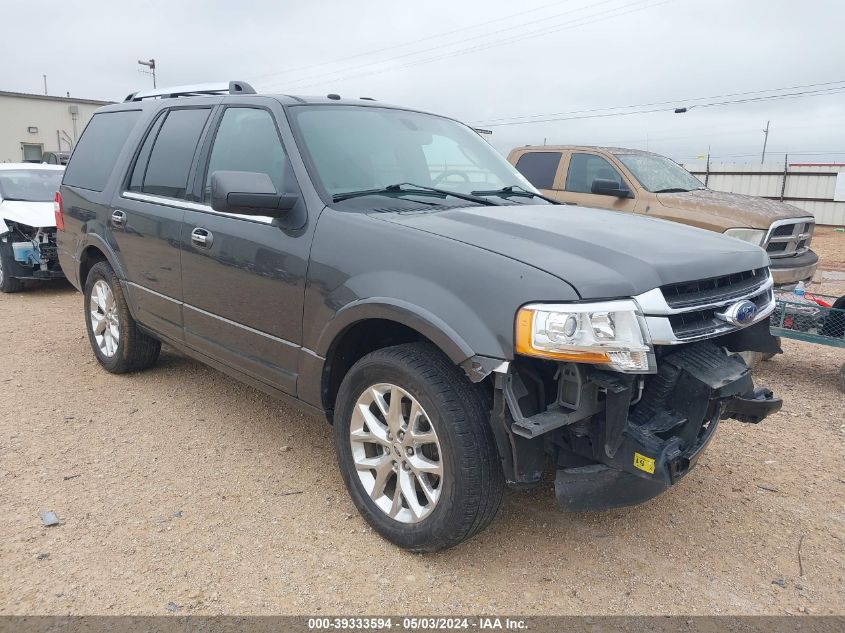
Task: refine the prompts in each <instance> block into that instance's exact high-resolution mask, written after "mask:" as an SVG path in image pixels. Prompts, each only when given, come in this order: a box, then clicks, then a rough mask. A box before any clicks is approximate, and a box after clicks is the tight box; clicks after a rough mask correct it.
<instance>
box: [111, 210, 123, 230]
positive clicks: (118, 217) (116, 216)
mask: <svg viewBox="0 0 845 633" xmlns="http://www.w3.org/2000/svg"><path fill="white" fill-rule="evenodd" d="M111 221H112V224H114V225H115V226H123V225H124V224H126V214H125V213H124V212H123V211H121V210H120V209H115V210H114V211H112V214H111Z"/></svg>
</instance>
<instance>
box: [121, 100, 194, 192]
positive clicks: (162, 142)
mask: <svg viewBox="0 0 845 633" xmlns="http://www.w3.org/2000/svg"><path fill="white" fill-rule="evenodd" d="M209 112H210V110H208V109H190V110H171V111H170V112H169V113H168V115H167V118H166V119H165V120H164V124H163V125H162V126H161V130H159V132H158V136H156V138H155V144H154V145H153V148H152V151H151V152H150V160H149V163H148V164H147V169H146V172H145V174H144V180H143V184H142V185H141V191H143V192H144V193H151V194H155V195H158V196H167V197H168V198H184V197H185V189H186V188H187V185H188V173H189V172H190V171H191V163H192V162H193V160H194V152H195V151H196V149H197V143H199V140H200V135H201V134H202V130H203V128H204V127H205V122H206V119H208V114H209ZM140 158H141V159H142V158H143V152H142V156H141V157H140ZM136 171H137V170H136ZM133 180H135V178H134V174H133ZM136 182H137V181H136Z"/></svg>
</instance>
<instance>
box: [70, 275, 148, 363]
mask: <svg viewBox="0 0 845 633" xmlns="http://www.w3.org/2000/svg"><path fill="white" fill-rule="evenodd" d="M84 302H85V324H86V326H87V329H88V340H89V342H90V343H91V348H92V349H93V350H94V355H95V356H96V357H97V361H99V363H100V365H102V366H103V367H104V368H105V369H106V370H107V371H110V372H111V373H113V374H123V373H126V372H129V371H140V370H142V369H146V368H148V367H150V366H152V365H153V364H155V362H156V360H158V355H159V352H160V351H161V343H160V342H159V341H157V340H156V339H154V338H152V337H151V336H148V335H146V334H144V333H143V332H142V331H141V330H140V329H139V328H138V324H137V323H136V322H135V319H133V318H132V315H131V314H130V313H129V308H128V307H127V305H126V299H125V298H124V296H123V289H122V288H121V287H120V282H119V281H118V279H117V275H115V274H114V270H112V267H111V266H109V264H108V263H107V262H99V263H97V264H95V265H94V267H93V268H92V269H91V271H90V272H89V273H88V278H87V279H86V280H85V292H84Z"/></svg>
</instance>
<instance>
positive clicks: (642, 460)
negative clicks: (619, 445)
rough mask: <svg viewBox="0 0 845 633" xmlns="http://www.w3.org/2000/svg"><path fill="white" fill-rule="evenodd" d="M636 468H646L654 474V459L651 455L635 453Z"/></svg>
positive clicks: (645, 469)
mask: <svg viewBox="0 0 845 633" xmlns="http://www.w3.org/2000/svg"><path fill="white" fill-rule="evenodd" d="M634 468H639V469H640V470H644V471H645V472H647V473H649V474H650V475H653V474H654V460H653V459H652V458H651V457H646V456H645V455H640V454H639V453H634Z"/></svg>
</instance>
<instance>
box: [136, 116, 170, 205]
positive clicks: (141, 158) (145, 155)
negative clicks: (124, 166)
mask: <svg viewBox="0 0 845 633" xmlns="http://www.w3.org/2000/svg"><path fill="white" fill-rule="evenodd" d="M165 118H166V114H165V113H161V114H160V115H159V116H158V117H157V118H156V120H155V123H153V126H152V128H150V131H149V134H147V138H146V139H144V144H143V145H142V146H141V151H140V152H138V158H137V159H136V160H135V167H134V168H133V169H132V177H131V178H130V179H129V191H141V188H142V187H143V186H144V175H145V174H146V173H147V165H148V164H149V162H150V152H151V151H152V150H153V143H155V140H156V137H157V136H158V132H159V130H161V124H162V123H164V119H165Z"/></svg>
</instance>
